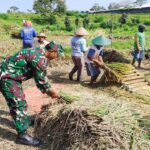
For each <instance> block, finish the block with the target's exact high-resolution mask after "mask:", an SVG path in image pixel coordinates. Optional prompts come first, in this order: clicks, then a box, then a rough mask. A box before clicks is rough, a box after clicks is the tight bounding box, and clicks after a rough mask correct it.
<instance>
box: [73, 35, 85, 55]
mask: <svg viewBox="0 0 150 150" xmlns="http://www.w3.org/2000/svg"><path fill="white" fill-rule="evenodd" d="M71 48H72V56H83V52H85V51H86V50H87V48H86V40H85V39H84V38H83V37H77V36H75V37H73V38H72V40H71Z"/></svg>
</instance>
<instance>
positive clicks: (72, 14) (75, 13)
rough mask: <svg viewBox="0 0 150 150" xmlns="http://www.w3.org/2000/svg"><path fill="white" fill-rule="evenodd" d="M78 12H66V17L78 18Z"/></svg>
mask: <svg viewBox="0 0 150 150" xmlns="http://www.w3.org/2000/svg"><path fill="white" fill-rule="evenodd" d="M79 14H80V12H78V11H67V12H66V15H67V16H75V17H79Z"/></svg>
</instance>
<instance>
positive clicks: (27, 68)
mask: <svg viewBox="0 0 150 150" xmlns="http://www.w3.org/2000/svg"><path fill="white" fill-rule="evenodd" d="M62 52H63V49H62V46H61V45H59V44H57V43H55V42H50V43H49V44H47V45H46V46H45V49H42V48H34V49H30V50H29V49H22V50H21V51H19V52H18V53H16V54H15V55H14V56H11V57H9V58H6V59H5V60H4V61H3V62H2V63H1V64H0V91H1V93H2V94H3V96H4V97H5V99H6V101H7V104H8V106H9V109H10V114H11V116H12V118H13V120H14V123H15V127H16V130H17V132H18V137H17V142H19V143H22V144H27V145H33V146H38V145H40V144H41V141H40V140H39V139H36V138H33V137H31V136H30V135H28V134H27V133H26V130H27V128H28V125H29V117H28V115H27V102H26V100H25V95H24V92H23V89H22V81H26V80H28V79H30V78H32V77H33V78H34V80H35V82H36V85H37V87H38V88H39V89H40V90H41V92H42V93H46V94H47V95H49V96H51V97H52V98H58V97H59V95H58V93H57V92H56V91H55V90H54V89H52V88H51V86H50V85H49V83H48V79H47V77H46V76H45V70H46V65H45V60H46V58H48V59H50V60H51V59H54V58H57V57H58V56H59V55H60V54H61V53H62Z"/></svg>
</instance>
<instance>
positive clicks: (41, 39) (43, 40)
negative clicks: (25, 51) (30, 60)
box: [37, 32, 49, 47]
mask: <svg viewBox="0 0 150 150" xmlns="http://www.w3.org/2000/svg"><path fill="white" fill-rule="evenodd" d="M37 38H38V43H39V46H40V47H45V46H46V45H47V44H48V43H49V42H48V41H47V40H46V38H47V37H46V35H45V33H42V32H41V33H40V34H39V35H38V36H37Z"/></svg>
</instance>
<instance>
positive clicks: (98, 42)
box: [92, 35, 111, 46]
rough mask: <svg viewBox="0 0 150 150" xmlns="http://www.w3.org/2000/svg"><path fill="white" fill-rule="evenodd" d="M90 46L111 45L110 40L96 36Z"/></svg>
mask: <svg viewBox="0 0 150 150" xmlns="http://www.w3.org/2000/svg"><path fill="white" fill-rule="evenodd" d="M92 44H93V45H102V46H105V45H110V44H111V40H110V39H108V38H106V37H104V36H103V35H101V36H98V37H96V38H94V39H93V40H92Z"/></svg>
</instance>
